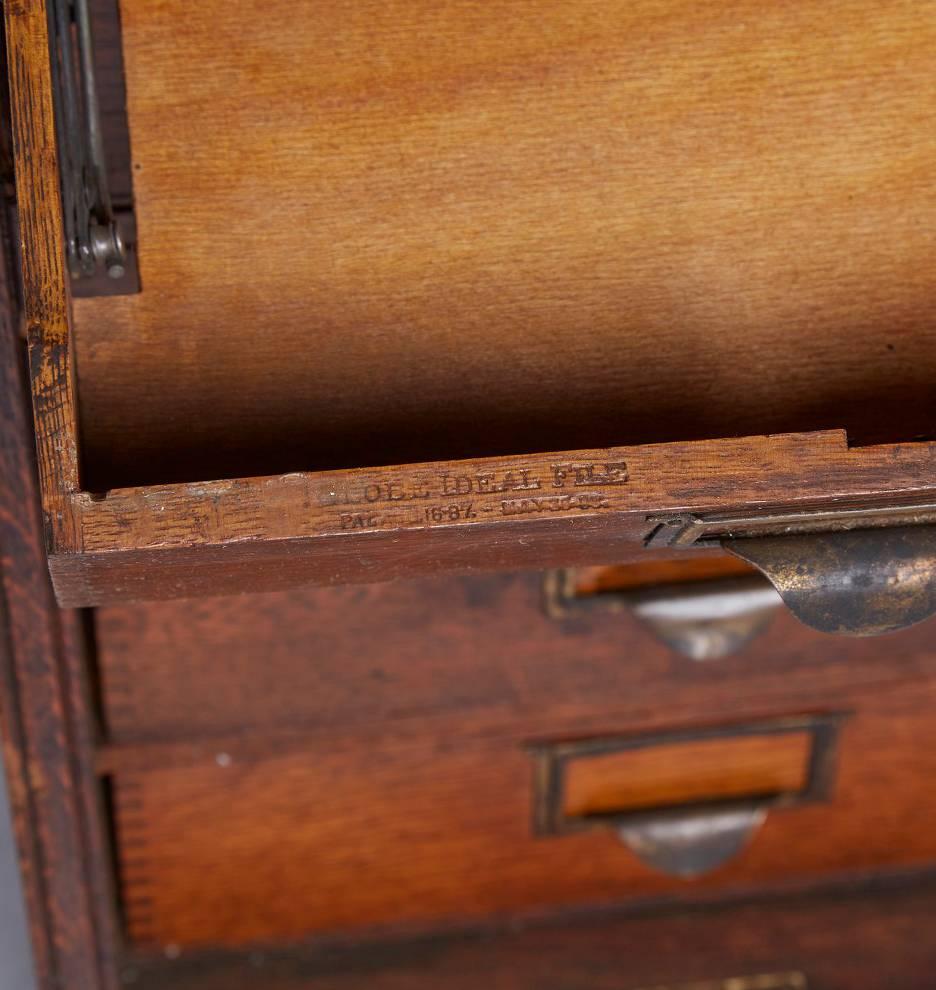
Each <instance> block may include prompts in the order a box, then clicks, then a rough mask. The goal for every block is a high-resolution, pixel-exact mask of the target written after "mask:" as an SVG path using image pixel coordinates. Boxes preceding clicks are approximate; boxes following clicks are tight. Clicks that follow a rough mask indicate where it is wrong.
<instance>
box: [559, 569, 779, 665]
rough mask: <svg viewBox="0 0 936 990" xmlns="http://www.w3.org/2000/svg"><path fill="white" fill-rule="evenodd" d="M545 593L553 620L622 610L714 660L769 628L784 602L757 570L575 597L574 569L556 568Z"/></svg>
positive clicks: (694, 655) (694, 654)
mask: <svg viewBox="0 0 936 990" xmlns="http://www.w3.org/2000/svg"><path fill="white" fill-rule="evenodd" d="M544 592H545V597H546V611H547V613H548V614H550V615H552V616H553V617H555V618H563V617H565V616H568V615H570V614H574V613H575V612H579V611H581V612H584V611H590V610H592V609H595V608H599V609H602V610H608V611H623V610H626V611H629V612H630V613H631V614H632V615H634V616H635V617H636V618H638V619H639V620H640V621H641V622H642V623H643V624H644V625H645V626H647V627H648V628H649V629H650V630H651V631H652V632H653V633H654V635H656V636H657V637H658V638H659V639H661V640H662V641H663V642H664V643H665V644H666V645H667V646H668V647H669V648H670V649H672V650H675V651H676V652H677V653H681V654H682V655H683V656H686V657H689V658H690V659H692V660H716V659H719V658H721V657H726V656H729V655H730V654H732V653H737V652H738V651H740V650H742V649H743V648H744V647H745V646H747V644H748V643H750V642H751V640H753V639H754V638H756V637H757V636H759V635H760V634H761V633H763V632H764V631H765V630H766V629H767V626H768V625H769V624H770V621H771V619H772V618H773V616H774V615H775V614H776V612H777V610H778V609H779V608H780V606H781V605H782V604H783V602H782V600H781V598H780V595H779V594H778V593H777V591H776V589H775V588H774V587H773V585H772V584H771V583H770V582H769V581H768V580H767V579H766V578H765V577H762V576H761V575H760V574H757V573H750V574H745V575H743V576H740V577H727V578H726V577H719V578H708V579H706V580H695V581H686V582H681V583H673V584H657V585H650V586H645V587H639V588H630V589H627V590H614V591H606V592H602V593H601V594H597V595H579V594H577V592H576V579H575V571H574V570H564V571H563V570H560V571H550V572H549V573H548V574H547V575H546V580H545V583H544Z"/></svg>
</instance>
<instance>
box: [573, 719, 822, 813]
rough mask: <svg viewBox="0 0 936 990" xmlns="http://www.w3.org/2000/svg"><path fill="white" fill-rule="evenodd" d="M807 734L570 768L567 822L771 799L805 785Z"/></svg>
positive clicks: (615, 757)
mask: <svg viewBox="0 0 936 990" xmlns="http://www.w3.org/2000/svg"><path fill="white" fill-rule="evenodd" d="M811 748H812V739H811V736H810V734H809V733H808V732H805V731H804V732H797V733H789V734H787V735H780V736H772V737H771V736H745V737H738V738H734V739H732V738H726V739H708V740H705V741H698V740H697V741H695V742H684V743H668V744H665V745H660V746H651V747H648V748H646V749H634V750H629V751H624V752H619V753H606V754H603V755H600V756H591V757H582V758H579V759H574V760H571V761H570V762H569V765H568V767H567V769H566V771H565V778H564V786H563V799H562V805H561V811H562V814H563V816H566V817H587V816H589V815H601V814H620V813H625V812H631V811H636V810H646V809H655V810H659V809H660V808H670V807H674V806H678V805H687V804H692V803H696V802H707V801H722V800H727V799H729V798H750V797H752V796H760V797H763V796H764V795H772V794H795V793H799V792H801V791H803V790H804V789H805V788H806V785H807V782H808V773H807V770H808V765H809V755H810V751H811Z"/></svg>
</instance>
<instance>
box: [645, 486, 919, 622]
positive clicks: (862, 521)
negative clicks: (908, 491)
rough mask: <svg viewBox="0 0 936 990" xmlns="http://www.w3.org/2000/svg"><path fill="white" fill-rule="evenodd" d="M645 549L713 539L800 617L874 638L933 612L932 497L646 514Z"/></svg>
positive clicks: (693, 544) (702, 544)
mask: <svg viewBox="0 0 936 990" xmlns="http://www.w3.org/2000/svg"><path fill="white" fill-rule="evenodd" d="M648 523H649V524H650V527H651V529H650V532H649V535H648V537H647V540H646V545H647V547H649V548H661V547H666V548H674V549H686V548H691V547H713V546H715V547H718V546H720V547H722V548H724V549H725V550H727V551H729V552H730V553H733V554H735V555H736V556H738V557H740V558H742V559H743V560H746V561H748V562H749V563H751V564H753V565H754V566H755V567H756V568H757V569H758V570H760V571H761V573H763V574H764V576H765V577H766V578H767V579H768V580H769V581H770V583H771V584H772V585H773V586H774V588H776V590H777V592H778V593H779V595H780V597H781V598H782V599H783V602H784V604H785V605H786V606H787V607H788V608H789V609H790V611H791V612H793V614H794V615H795V616H796V617H797V618H798V619H799V620H800V621H801V622H803V623H805V624H806V625H808V626H811V627H812V628H813V629H817V630H819V631H820V632H826V633H842V634H846V635H852V636H874V635H879V634H881V633H886V632H893V631H895V630H898V629H904V628H906V627H908V626H911V625H914V624H915V623H917V622H921V621H922V620H923V619H926V618H928V617H929V616H931V615H933V614H934V613H936V503H934V502H922V503H917V504H907V505H886V506H880V507H874V508H870V509H869V508H862V509H855V508H852V507H847V506H845V507H834V506H833V507H829V506H823V507H818V508H815V509H812V510H810V509H795V510H790V511H788V512H784V513H776V514H773V515H765V516H752V515H740V514H735V515H732V514H724V513H723V514H711V515H705V514H691V513H684V514H679V515H674V516H668V517H663V518H660V517H656V518H650V519H648Z"/></svg>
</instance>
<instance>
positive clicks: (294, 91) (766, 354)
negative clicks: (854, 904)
mask: <svg viewBox="0 0 936 990" xmlns="http://www.w3.org/2000/svg"><path fill="white" fill-rule="evenodd" d="M43 6H44V5H43V4H41V3H16V4H10V5H8V6H7V17H8V20H9V25H10V51H11V53H12V57H11V83H12V97H13V103H14V108H15V111H16V112H15V115H14V116H15V121H16V134H17V166H18V168H17V171H18V182H19V199H20V201H21V204H20V209H21V211H22V218H21V219H22V232H23V236H24V244H25V249H26V257H25V258H24V277H25V282H24V284H25V292H26V297H27V309H28V314H27V316H28V322H29V326H30V327H31V333H32V337H33V340H34V344H35V346H34V347H33V355H34V360H33V382H34V392H35V397H36V413H37V424H38V429H37V432H38V436H39V449H40V463H41V467H42V472H43V489H44V493H45V494H44V499H45V504H46V510H47V512H46V524H47V529H48V542H49V545H50V548H51V550H52V570H53V576H54V580H55V586H56V590H57V593H58V595H59V599H60V601H61V602H63V603H65V604H70V605H89V604H99V603H101V602H106V601H114V600H126V599H133V598H147V597H171V596H179V595H199V594H206V593H209V592H211V591H242V590H265V589H275V588H283V587H288V586H292V585H295V584H298V583H302V582H307V581H319V582H325V583H327V582H334V581H368V580H378V579H384V578H390V577H396V576H403V575H413V574H419V573H425V572H431V571H435V570H439V569H449V570H472V569H477V568H482V567H486V568H498V567H538V566H543V565H552V564H594V563H618V562H621V561H624V560H626V559H628V557H629V556H633V554H634V553H635V551H636V548H637V546H638V545H639V543H640V540H641V538H642V536H643V534H644V526H645V520H644V518H643V517H644V516H645V515H646V514H648V513H653V512H657V511H670V510H673V509H678V508H686V507H704V506H710V507H717V508H725V507H728V506H732V507H745V508H754V509H755V510H756V511H763V510H766V509H767V508H769V506H770V505H772V504H777V502H778V501H780V500H784V501H785V500H789V499H794V500H795V499H800V498H803V499H805V498H810V497H815V498H817V499H823V498H852V497H855V498H857V499H859V500H861V499H864V498H865V497H871V496H875V497H877V496H881V497H883V498H885V499H886V498H893V499H897V498H900V497H901V496H902V495H904V494H906V493H908V492H920V491H924V490H927V489H932V488H933V481H934V473H933V469H932V447H931V446H930V445H929V444H923V443H920V444H914V443H900V444H885V445H882V446H872V447H862V448H859V449H857V450H854V449H853V450H849V449H847V447H846V442H845V434H844V433H843V432H836V431H835V430H830V429H826V428H827V427H832V426H834V427H846V428H848V429H849V430H850V433H849V437H850V439H851V440H852V441H853V442H854V441H861V442H864V443H867V442H868V441H870V440H882V439H885V440H888V441H891V440H898V439H901V440H903V439H907V438H909V437H914V436H917V437H919V436H924V437H926V436H932V435H933V429H932V410H931V401H930V397H931V387H930V380H931V378H932V374H931V372H932V370H933V369H932V366H931V363H932V361H933V354H934V353H936V349H934V348H933V347H932V346H931V344H932V342H933V337H932V330H931V326H930V319H929V313H928V309H927V307H926V305H925V304H924V303H925V297H926V292H927V291H928V281H927V280H928V277H929V276H928V272H929V271H930V270H931V268H932V265H930V264H929V263H928V262H929V261H930V260H932V256H931V254H928V253H927V252H928V251H929V252H931V251H932V243H931V239H930V238H929V236H928V230H929V228H930V226H931V223H930V220H931V218H932V213H933V210H932V206H933V199H932V190H931V188H930V186H931V184H930V183H929V182H928V175H929V174H930V171H931V169H930V165H931V164H932V158H933V149H934V139H933V133H934V132H933V129H932V128H931V127H929V126H928V124H929V123H930V122H931V117H932V114H933V102H932V99H931V98H930V95H929V94H930V92H931V87H927V86H926V85H925V83H926V80H927V78H928V65H929V62H928V53H929V52H930V50H931V47H932V44H931V43H932V41H933V32H934V30H936V28H934V25H933V22H932V19H931V18H928V17H927V16H926V15H925V11H924V10H923V9H922V8H921V7H920V5H919V4H916V3H911V2H909V0H903V2H900V3H894V4H889V5H888V6H887V7H886V8H883V7H881V6H880V5H877V4H874V3H872V2H871V0H835V2H833V3H829V2H825V3H822V4H819V3H818V0H797V2H795V3H792V4H785V5H783V6H782V7H780V8H777V9H776V10H771V11H769V12H765V11H764V10H763V9H762V7H761V6H760V5H755V4H753V3H752V2H750V0H731V2H730V3H728V4H723V5H719V6H718V7H717V8H716V7H713V6H711V5H708V6H706V7H703V8H698V7H695V6H692V5H690V4H688V3H685V2H682V0H667V2H665V3H663V2H659V0H641V2H639V3H635V4H631V5H627V6H621V5H619V4H612V3H609V2H607V0H589V2H587V3H585V4H583V5H580V9H578V8H577V9H576V11H575V13H574V14H573V13H572V12H571V11H570V9H569V8H568V6H567V5H565V4H560V3H558V2H552V0H550V2H545V0H544V2H543V3H541V4H538V5H536V7H535V8H534V7H531V6H530V5H527V4H522V3H520V2H518V0H499V2H498V3H492V4H485V5H483V6H480V7H479V6H478V5H477V4H475V3H471V2H468V0H458V2H455V3H452V4H445V5H442V6H439V5H433V4H430V3H428V2H427V0H420V2H418V3H414V4H406V5H399V4H393V5H389V6H388V5H385V4H380V3H376V2H371V0H368V2H367V3H364V4H348V3H346V2H339V0H331V2H329V3H325V4H316V5H315V6H314V8H311V7H310V8H308V9H307V8H305V7H303V8H302V11H301V13H302V14H303V15H304V16H296V8H295V7H294V6H293V5H287V4H285V3H283V2H282V0H278V2H277V3H274V4H272V5H271V4H264V5H263V6H262V8H261V7H258V6H256V4H254V3H253V0H242V3H241V4H239V5H238V7H237V10H236V13H237V16H229V15H230V14H231V13H232V11H231V8H229V6H228V5H221V4H220V0H212V2H210V3H205V4H200V5H199V6H198V8H197V9H194V10H193V9H191V8H190V6H189V5H184V6H183V5H181V4H180V3H179V2H178V0H165V2H161V3H159V4H151V3H146V4H143V3H142V2H137V0H127V2H125V3H124V4H123V5H122V7H121V12H122V16H123V30H124V46H125V54H126V69H127V93H128V100H129V107H128V111H129V123H130V130H131V138H132V143H133V148H134V163H135V175H136V181H135V190H136V199H137V206H138V212H139V220H140V250H141V252H142V255H143V257H142V261H141V263H142V266H143V279H144V283H145V285H146V286H147V288H146V289H145V291H144V292H143V293H142V294H140V295H138V296H134V297H122V298H113V297H111V298H106V299H103V298H102V299H96V300H79V301H78V308H77V311H76V314H75V320H76V323H75V326H74V328H73V330H74V333H73V334H70V329H72V328H70V326H69V305H68V287H67V284H66V283H65V279H64V274H63V271H62V262H61V237H60V221H61V217H60V209H59V204H58V199H57V185H56V176H55V155H54V142H53V140H52V127H51V120H50V109H51V93H50V80H49V73H48V62H47V59H46V58H45V51H46V47H47V38H46V24H45V18H44V14H43ZM244 17H249V18H250V20H251V24H253V25H254V29H253V30H251V32H249V34H248V35H246V36H244V34H243V31H242V30H241V28H240V25H241V24H242V23H243V18H244ZM179 25H184V31H180V30H179V29H178V28H179ZM235 39H236V43H233V42H234V40H235ZM310 66H311V67H314V71H310V70H309V67H310ZM76 348H77V357H78V359H79V361H78V364H79V366H80V386H81V403H80V407H81V416H82V417H83V429H82V433H83V438H84V441H85V444H84V453H83V465H84V470H83V474H82V477H81V478H80V479H79V477H78V454H77V446H76V441H77V435H76V426H75V423H76V416H77V415H78V413H77V412H76V409H75V396H74V392H73V389H72V375H73V370H74V367H75V356H76V355H75V353H73V352H74V351H75V349H76ZM817 427H818V428H820V431H819V432H814V433H813V435H812V436H811V437H807V436H806V434H803V433H801V434H797V435H791V436H787V437H779V438H770V437H767V438H765V437H764V436H759V437H758V436H755V437H754V438H753V439H750V438H749V439H740V440H735V439H732V438H731V436H728V437H727V439H724V440H713V441H711V443H712V444H714V445H713V446H710V445H709V443H708V442H700V443H698V444H693V443H691V442H689V441H691V440H692V439H693V438H699V437H719V436H725V435H735V434H740V433H745V432H751V431H755V432H757V433H761V432H762V431H765V430H771V431H773V430H791V429H795V430H815V429H816V428H817ZM676 438H678V440H677V439H676ZM663 439H668V440H673V441H674V442H673V443H672V444H661V445H658V446H656V447H648V446H639V444H646V443H647V442H648V441H658V440H663ZM622 443H624V444H626V446H623V447H621V446H613V447H611V446H609V444H615V445H620V444H622ZM572 446H576V447H578V446H581V447H582V448H583V449H576V450H574V452H573V453H571V454H560V455H549V456H544V455H539V454H536V453H529V452H530V451H542V450H562V449H564V448H569V447H572ZM596 447H597V449H596ZM586 448H587V449H586ZM524 451H526V452H527V453H526V454H524V453H523V452H524ZM507 452H509V453H510V456H507ZM477 454H488V455H496V456H493V457H489V458H482V459H478V458H476V457H471V459H469V460H458V461H453V460H451V458H462V459H464V458H465V457H466V456H467V455H477ZM622 456H623V457H626V458H627V459H628V462H629V463H630V464H632V465H633V466H634V468H636V469H637V471H635V473H634V474H633V481H632V482H631V483H630V484H629V487H627V488H626V489H623V488H622V489H621V490H619V491H615V490H612V489H613V488H614V487H615V486H618V485H619V482H620V477H618V478H617V480H613V481H611V482H608V484H609V485H610V486H611V487H606V486H605V482H596V483H595V484H592V481H593V480H594V478H595V475H594V474H591V475H590V476H589V477H590V479H591V480H589V481H588V482H585V483H582V484H580V483H579V482H578V481H577V480H573V475H572V474H567V475H566V478H565V484H564V485H563V486H562V487H567V488H568V489H569V490H568V491H560V492H556V491H552V488H550V496H549V497H548V498H544V497H542V496H543V492H542V491H539V494H538V495H537V496H536V497H535V498H529V497H527V495H528V494H529V492H530V491H536V490H538V489H537V488H536V485H532V486H530V487H529V488H527V486H526V485H525V478H526V475H525V474H524V472H529V473H530V474H531V475H532V476H533V477H535V478H536V479H537V485H540V486H541V487H542V486H544V485H545V486H546V487H549V486H550V485H552V482H551V481H549V480H547V481H546V482H545V483H544V482H543V481H542V480H541V479H542V478H546V479H550V478H552V479H555V478H556V476H555V475H551V472H553V471H554V470H555V468H556V466H557V465H561V464H563V463H565V464H566V465H569V464H578V465H580V466H581V465H585V466H587V467H589V470H590V471H591V469H592V468H595V467H596V465H597V466H599V473H600V471H603V470H605V469H607V468H608V467H609V466H612V467H613V466H614V465H617V464H619V463H620V461H619V460H618V459H619V458H620V457H622ZM425 458H448V460H439V461H438V462H437V463H436V465H435V466H434V467H432V468H430V467H429V466H428V465H427V464H426V463H425V460H424V459H425ZM420 459H422V460H420ZM409 460H419V461H420V462H419V463H417V464H414V465H410V466H408V467H407V466H404V467H386V468H384V469H381V468H380V465H389V464H392V463H393V462H399V461H409ZM362 464H367V465H377V467H376V468H367V469H364V470H360V471H359V470H358V469H357V467H358V466H359V465H362ZM602 465H603V467H602ZM329 466H330V467H335V468H341V467H342V466H347V467H348V470H346V471H343V473H329V472H325V473H321V472H319V471H318V469H321V468H323V467H329ZM289 468H296V469H300V470H299V471H297V472H295V473H290V474H285V475H284V474H279V475H276V476H273V477H258V476H257V475H259V474H262V473H263V472H267V471H282V470H285V469H289ZM312 470H316V472H317V473H315V474H311V473H305V472H308V471H312ZM342 470H343V469H342ZM492 471H493V472H495V473H496V472H498V471H501V472H504V473H506V474H508V475H510V476H511V479H512V480H511V481H510V482H503V478H502V477H501V478H500V480H493V479H492V478H488V479H487V481H483V480H481V479H482V478H483V477H484V476H486V475H488V474H489V473H490V472H492ZM444 474H450V475H453V476H454V475H456V474H457V475H458V476H459V480H458V481H457V482H455V484H456V487H455V488H454V489H453V490H452V491H453V492H455V493H456V494H458V495H459V496H460V495H461V494H462V492H461V491H460V490H459V489H458V487H457V486H458V485H462V484H464V483H466V482H465V479H466V478H467V484H468V486H469V488H468V491H469V492H470V491H471V490H472V486H474V489H475V490H476V491H477V493H478V495H479V496H480V497H479V500H478V502H477V503H476V504H469V505H468V507H467V508H465V507H464V506H463V505H462V504H461V503H460V499H459V501H457V502H456V501H453V500H452V499H450V497H449V495H450V494H451V492H450V491H449V490H448V489H447V488H446V487H445V483H444V482H443V481H442V476H443V475H444ZM247 475H249V477H245V476H247ZM219 476H221V477H232V478H240V479H241V480H238V481H222V482H217V481H205V482H202V481H201V480H196V479H210V478H218V477H219ZM427 481H428V482H430V483H431V486H432V487H431V488H429V489H427V490H426V491H425V492H420V493H419V494H416V490H415V487H414V486H418V485H421V484H423V483H424V482H427ZM134 482H144V483H154V482H155V483H156V484H150V485H149V487H146V486H144V487H139V486H137V487H133V483H134ZM502 482H503V487H499V486H500V485H501V484H502ZM127 485H131V487H129V488H127V487H126V486H127ZM381 485H389V486H390V487H384V488H381V487H380V486H381ZM394 485H395V486H398V487H393V486H394ZM484 485H487V487H483V486H484ZM115 486H116V487H115ZM373 486H377V487H376V488H375V487H373ZM552 487H556V486H555V485H553V486H552ZM79 489H83V490H82V491H79ZM573 489H577V490H573ZM583 489H585V490H583ZM368 492H370V493H375V492H376V495H375V496H374V497H372V496H371V494H368ZM400 492H403V493H404V494H403V496H402V499H401V497H400ZM504 492H508V493H509V496H510V497H507V498H504V497H501V496H503V494H504ZM349 493H350V495H349ZM349 498H350V500H349ZM423 498H426V499H428V500H429V501H426V502H420V501H416V500H417V499H423ZM375 502H378V503H382V504H381V505H380V506H379V510H380V511H374V510H375V505H374V504H373V503H375ZM401 503H405V505H404V504H401ZM411 503H412V504H411ZM502 503H503V504H502ZM478 508H480V509H481V510H482V511H483V512H484V513H487V514H490V521H488V517H487V515H481V514H477V515H472V512H475V511H476V510H477V509H478ZM346 510H350V511H346ZM411 510H413V511H411ZM420 512H422V516H420Z"/></svg>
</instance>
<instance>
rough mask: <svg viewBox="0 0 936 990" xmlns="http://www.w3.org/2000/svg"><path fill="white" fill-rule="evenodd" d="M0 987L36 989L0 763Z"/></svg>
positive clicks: (24, 989)
mask: <svg viewBox="0 0 936 990" xmlns="http://www.w3.org/2000/svg"><path fill="white" fill-rule="evenodd" d="M0 990H35V985H34V983H33V968H32V957H31V955H30V950H29V936H28V934H27V929H26V917H25V913H24V910H23V898H22V889H21V887H20V878H19V869H18V867H17V865H16V852H15V849H14V846H13V830H12V827H11V824H10V808H9V805H8V803H7V795H6V781H5V779H4V776H3V770H2V765H0Z"/></svg>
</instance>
